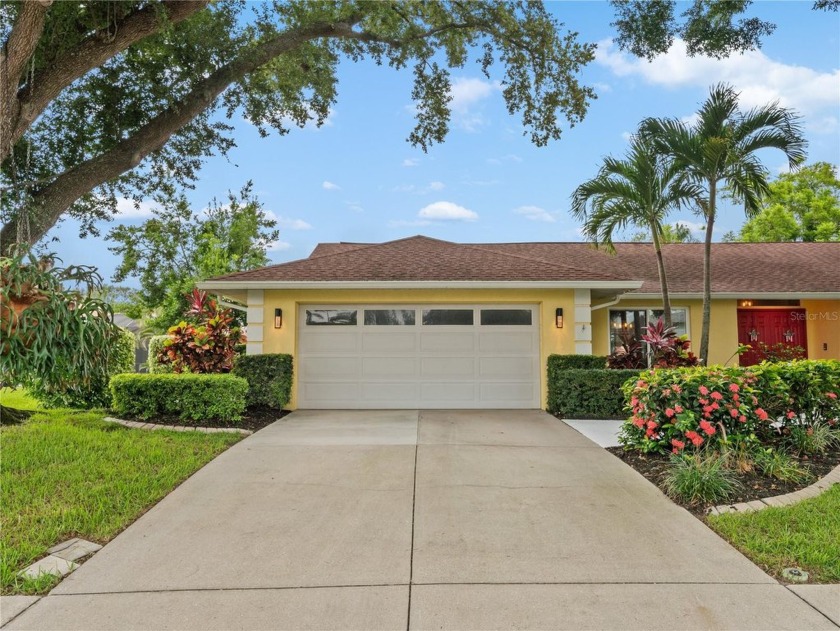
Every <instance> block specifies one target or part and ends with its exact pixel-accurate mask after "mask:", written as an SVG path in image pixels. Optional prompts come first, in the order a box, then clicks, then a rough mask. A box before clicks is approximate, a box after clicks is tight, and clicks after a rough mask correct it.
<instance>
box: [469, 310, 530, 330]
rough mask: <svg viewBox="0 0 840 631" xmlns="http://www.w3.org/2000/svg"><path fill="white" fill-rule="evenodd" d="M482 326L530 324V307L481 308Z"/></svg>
mask: <svg viewBox="0 0 840 631" xmlns="http://www.w3.org/2000/svg"><path fill="white" fill-rule="evenodd" d="M481 325H482V326H531V310H530V309H482V310H481Z"/></svg>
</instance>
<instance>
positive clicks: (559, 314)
mask: <svg viewBox="0 0 840 631" xmlns="http://www.w3.org/2000/svg"><path fill="white" fill-rule="evenodd" d="M554 323H555V324H556V325H557V328H558V329H562V328H563V309H562V308H561V307H558V308H557V310H556V311H555V312H554Z"/></svg>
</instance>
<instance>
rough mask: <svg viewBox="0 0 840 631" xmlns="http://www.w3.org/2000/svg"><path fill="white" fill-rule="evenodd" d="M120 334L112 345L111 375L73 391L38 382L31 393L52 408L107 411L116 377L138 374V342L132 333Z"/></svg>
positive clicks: (127, 331) (126, 330) (34, 384)
mask: <svg viewBox="0 0 840 631" xmlns="http://www.w3.org/2000/svg"><path fill="white" fill-rule="evenodd" d="M119 331H120V333H119V336H118V337H117V338H115V340H114V341H113V342H112V343H113V344H114V348H113V350H112V353H111V355H110V360H109V365H108V373H107V374H106V375H103V376H101V377H96V378H94V379H91V380H90V382H89V383H88V384H86V385H75V386H74V387H72V388H70V389H64V388H57V387H55V386H53V387H50V386H49V384H47V383H45V382H42V381H35V382H34V383H33V384H32V385H31V386H30V393H31V394H32V396H34V397H35V398H36V399H38V400H39V401H40V402H41V403H43V404H44V405H45V406H46V407H48V408H77V409H92V408H107V407H109V406H110V405H111V392H110V391H109V390H108V381H109V380H110V378H111V377H112V376H113V375H119V374H122V373H130V372H134V358H135V350H136V348H137V338H135V337H134V333H132V332H131V331H129V330H128V329H123V328H120V330H119Z"/></svg>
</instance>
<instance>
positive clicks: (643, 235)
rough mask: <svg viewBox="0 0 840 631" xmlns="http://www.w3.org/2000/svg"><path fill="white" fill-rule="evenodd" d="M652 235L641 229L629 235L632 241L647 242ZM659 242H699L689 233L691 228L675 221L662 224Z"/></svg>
mask: <svg viewBox="0 0 840 631" xmlns="http://www.w3.org/2000/svg"><path fill="white" fill-rule="evenodd" d="M651 240H652V237H651V234H650V231H649V230H641V231H639V232H636V233H634V234H633V235H632V236H631V237H630V241H632V242H633V243H647V242H648V241H651ZM659 242H660V243H663V244H665V243H699V240H698V239H697V237H695V236H694V235H693V234H691V228H689V227H688V226H687V225H685V224H683V223H680V222H677V223H664V224H662V231H661V232H660V233H659Z"/></svg>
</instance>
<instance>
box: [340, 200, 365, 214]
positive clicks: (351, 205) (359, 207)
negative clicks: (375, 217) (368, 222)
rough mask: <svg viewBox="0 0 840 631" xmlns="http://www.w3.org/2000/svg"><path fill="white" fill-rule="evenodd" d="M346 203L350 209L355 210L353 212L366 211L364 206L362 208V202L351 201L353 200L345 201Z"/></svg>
mask: <svg viewBox="0 0 840 631" xmlns="http://www.w3.org/2000/svg"><path fill="white" fill-rule="evenodd" d="M344 203H345V204H347V208H348V209H349V210H352V211H353V212H355V213H363V212H365V209H364V208H362V203H361V202H351V201H345V202H344Z"/></svg>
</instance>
